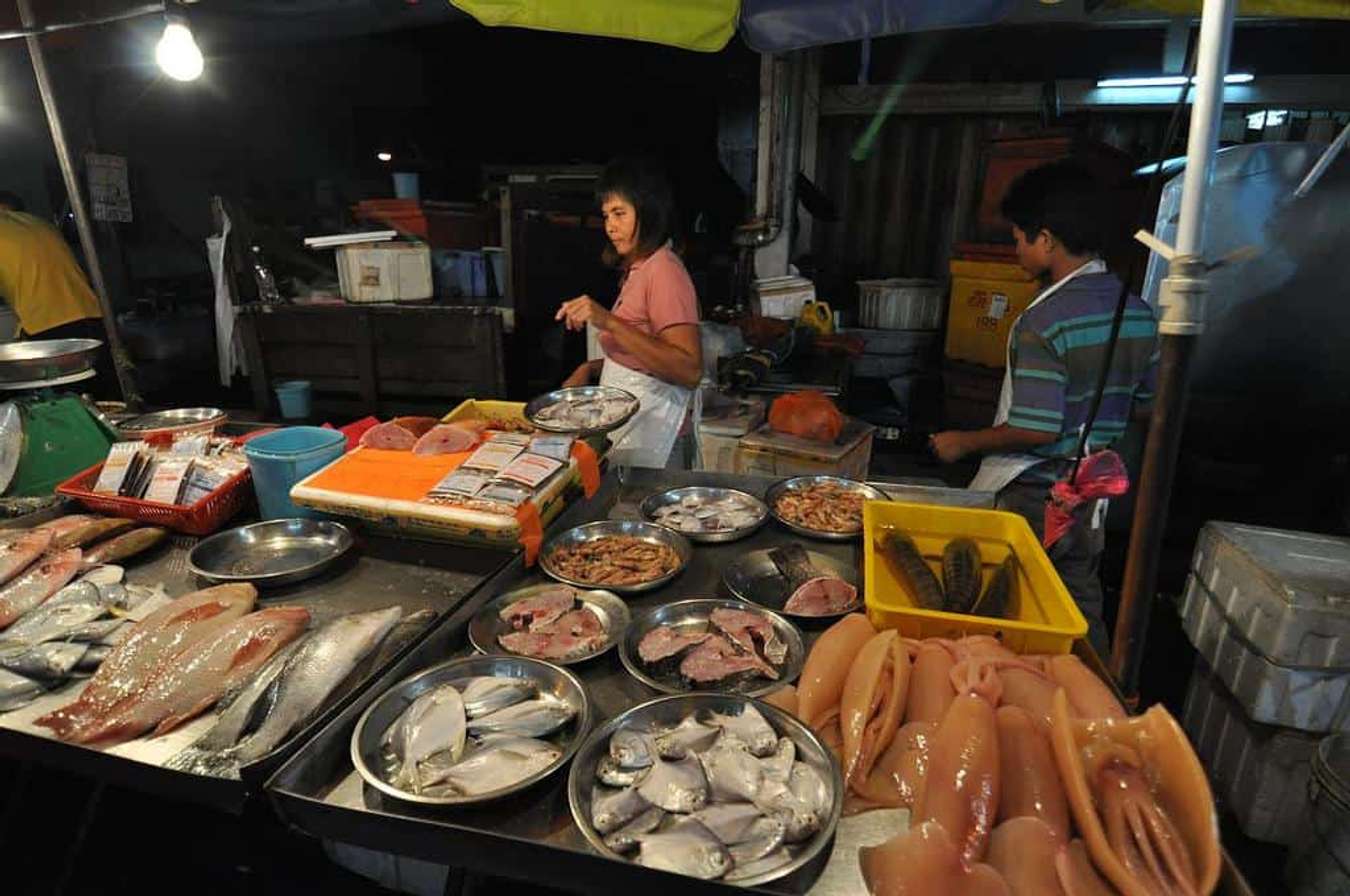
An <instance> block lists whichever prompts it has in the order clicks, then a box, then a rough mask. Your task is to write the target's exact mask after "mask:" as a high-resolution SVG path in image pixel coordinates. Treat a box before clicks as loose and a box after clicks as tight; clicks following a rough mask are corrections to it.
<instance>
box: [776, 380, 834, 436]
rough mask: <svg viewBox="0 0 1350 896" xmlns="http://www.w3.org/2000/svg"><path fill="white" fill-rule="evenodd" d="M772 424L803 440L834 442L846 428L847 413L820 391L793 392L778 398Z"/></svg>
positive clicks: (778, 429) (777, 429)
mask: <svg viewBox="0 0 1350 896" xmlns="http://www.w3.org/2000/svg"><path fill="white" fill-rule="evenodd" d="M769 426H770V428H772V429H774V430H776V431H777V432H785V433H787V434H789V435H794V436H800V437H801V438H803V439H813V440H815V441H817V442H833V441H834V440H835V439H837V438H839V433H841V432H843V430H844V415H843V414H841V413H839V409H838V408H836V407H835V406H834V402H832V401H830V399H829V398H827V397H825V395H823V394H821V393H820V392H792V393H790V394H788V395H782V396H780V397H778V398H775V399H774V401H773V404H772V405H771V406H770V407H769Z"/></svg>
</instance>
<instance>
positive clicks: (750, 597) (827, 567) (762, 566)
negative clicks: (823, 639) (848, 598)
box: [722, 549, 863, 623]
mask: <svg viewBox="0 0 1350 896" xmlns="http://www.w3.org/2000/svg"><path fill="white" fill-rule="evenodd" d="M806 556H807V557H808V558H810V560H811V565H812V566H814V567H815V568H816V569H818V570H820V571H821V572H822V573H825V574H826V575H833V576H838V577H839V578H841V579H843V580H844V581H845V582H848V583H849V584H850V585H852V586H853V587H855V588H857V589H858V599H857V601H855V602H854V604H853V606H851V607H849V608H848V609H847V610H844V611H843V612H840V613H829V614H826V615H823V616H809V615H804V614H802V613H789V612H787V611H786V610H784V609H783V605H784V604H785V603H787V600H788V598H789V597H791V596H792V592H791V591H789V590H788V587H787V582H785V581H784V580H783V577H782V576H781V575H779V574H778V567H776V566H774V565H773V561H772V560H770V559H769V550H768V549H765V550H761V551H750V552H749V553H746V554H742V555H741V556H740V557H737V558H736V559H735V560H733V561H732V562H731V564H730V565H729V566H727V568H726V569H724V570H723V571H722V583H723V584H724V585H726V586H727V590H728V591H730V592H731V593H732V594H734V595H736V597H738V598H740V599H741V600H743V601H745V602H747V603H751V604H756V605H758V606H761V607H764V608H765V609H769V610H773V611H774V612H775V613H782V614H783V615H784V616H788V617H791V618H793V619H800V620H802V621H803V622H804V623H809V622H821V621H831V620H834V619H838V618H839V617H840V616H846V615H848V614H849V613H854V612H857V611H858V610H860V609H862V605H863V593H862V582H860V581H859V577H858V565H857V564H854V563H846V562H844V561H842V560H836V559H834V558H833V557H829V556H827V555H825V554H820V553H817V552H816V551H807V552H806Z"/></svg>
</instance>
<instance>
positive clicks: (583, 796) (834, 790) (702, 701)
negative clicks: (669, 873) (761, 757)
mask: <svg viewBox="0 0 1350 896" xmlns="http://www.w3.org/2000/svg"><path fill="white" fill-rule="evenodd" d="M747 705H753V706H754V707H755V709H757V710H758V711H759V713H760V714H761V715H762V716H764V720H765V721H767V722H768V723H769V724H770V725H771V726H773V729H774V730H775V731H777V732H778V735H779V737H787V738H791V739H792V742H793V743H794V744H795V745H796V748H797V759H798V760H800V761H802V762H805V763H806V764H807V765H809V766H811V767H812V768H814V769H815V770H816V771H818V772H819V773H820V775H821V777H822V778H824V779H825V781H826V782H827V783H828V784H829V785H830V791H831V802H830V809H829V811H828V813H827V814H826V817H825V818H824V819H822V820H821V825H820V830H819V831H817V832H816V833H815V835H814V836H813V837H812V838H811V839H810V840H807V841H805V842H803V843H800V844H795V845H793V846H791V847H789V848H790V849H791V850H792V851H793V858H792V861H791V862H788V863H787V864H785V865H782V866H780V867H778V868H774V869H772V870H771V871H766V872H764V873H763V874H759V875H756V876H754V877H747V878H746V879H744V880H740V881H736V884H737V885H739V886H743V887H758V886H761V885H763V884H767V883H769V882H770V881H774V880H778V879H780V878H784V877H787V876H788V875H790V874H792V873H794V872H796V871H797V870H799V869H801V868H803V867H805V866H806V865H807V864H809V863H810V862H811V861H812V860H813V859H815V858H816V857H817V856H819V855H820V853H821V852H822V851H823V850H826V849H828V848H830V846H831V844H832V843H833V842H834V832H835V827H836V826H837V825H838V824H839V816H840V815H841V814H842V812H843V808H844V785H843V776H842V775H841V773H840V771H839V763H838V761H836V760H835V758H834V755H833V754H832V753H831V752H830V751H829V750H828V749H826V747H825V745H824V744H823V743H821V741H820V738H818V737H817V736H816V735H815V733H814V732H812V731H811V729H809V728H807V727H806V726H805V725H803V724H802V723H801V722H799V721H797V720H796V719H794V718H793V717H792V716H790V715H789V714H787V713H785V712H783V711H782V710H781V709H779V708H778V707H776V706H770V705H769V704H767V703H763V702H761V701H759V700H747V699H746V698H744V697H737V696H733V695H729V694H704V693H698V694H681V695H679V696H675V697H657V698H656V699H655V700H649V701H648V702H646V703H642V704H639V705H638V706H634V707H633V708H632V709H630V710H628V711H627V712H624V713H621V714H620V715H618V716H615V717H614V718H613V719H610V720H609V721H608V722H606V723H605V724H604V725H602V726H600V727H599V728H597V729H596V730H595V731H593V732H592V733H591V736H590V737H588V738H586V742H585V743H584V744H583V745H582V746H581V749H579V750H578V751H577V755H576V759H574V760H573V762H572V768H571V769H570V770H569V771H568V773H567V802H568V805H569V806H570V807H571V809H572V820H573V821H574V822H575V823H576V826H577V829H578V830H580V831H581V834H582V836H583V837H585V838H586V842H587V843H589V844H590V845H591V848H592V849H594V850H595V851H596V852H598V853H600V854H601V855H603V856H605V857H607V858H611V859H616V860H618V861H628V858H627V857H625V856H622V855H620V854H618V853H616V852H614V851H613V850H611V849H609V848H608V847H607V846H605V840H604V838H603V837H602V836H600V834H599V833H598V832H597V831H596V830H595V828H594V827H593V826H592V825H591V812H590V806H591V788H592V787H593V786H594V785H595V780H596V778H595V768H596V765H597V764H598V763H599V761H600V759H601V758H602V757H604V756H607V755H608V754H609V739H610V737H611V736H612V735H613V734H614V732H615V731H618V730H619V729H620V728H652V727H661V728H666V727H670V726H673V725H678V724H679V723H680V721H681V720H683V719H684V718H686V717H687V716H689V715H691V714H704V713H708V712H718V713H722V714H724V715H726V714H734V713H739V712H742V711H743V709H744V707H745V706H747Z"/></svg>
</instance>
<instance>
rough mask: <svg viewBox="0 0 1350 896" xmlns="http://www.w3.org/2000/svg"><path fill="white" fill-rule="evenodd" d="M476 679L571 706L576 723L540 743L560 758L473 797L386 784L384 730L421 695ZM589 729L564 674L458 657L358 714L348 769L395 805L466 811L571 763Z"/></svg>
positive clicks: (531, 663)
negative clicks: (508, 682)
mask: <svg viewBox="0 0 1350 896" xmlns="http://www.w3.org/2000/svg"><path fill="white" fill-rule="evenodd" d="M478 675H499V676H503V677H512V678H528V679H530V680H532V681H533V682H534V683H535V685H536V686H537V687H538V689H539V692H540V693H548V694H551V695H553V696H554V697H557V698H558V699H560V700H564V701H566V702H567V703H569V704H571V706H572V708H573V709H575V710H576V717H575V718H573V719H572V721H570V722H568V723H567V724H566V725H564V726H563V727H562V728H561V729H559V730H558V731H555V732H554V733H553V734H551V735H549V736H548V737H547V738H544V739H545V740H548V741H549V742H551V743H553V744H554V745H555V746H557V747H558V748H559V749H561V750H562V754H561V755H560V756H558V758H557V759H556V760H554V762H553V763H552V764H551V765H549V766H548V767H547V768H544V769H541V770H540V771H538V772H535V773H534V774H533V775H530V776H529V777H528V778H524V779H522V780H520V781H517V782H516V783H515V784H512V785H510V786H509V787H503V788H501V789H499V790H494V791H492V792H490V793H484V794H479V795H476V796H467V797H455V796H428V795H426V794H416V793H408V792H407V791H406V790H400V789H399V788H397V787H395V786H394V785H392V784H390V783H389V782H388V781H386V780H385V779H384V778H383V777H382V776H381V775H380V774H379V773H378V771H377V769H378V768H379V767H380V765H381V758H380V747H381V741H382V740H383V739H384V735H385V732H387V731H388V730H389V726H390V725H392V724H394V722H395V721H397V720H398V717H399V716H400V715H402V714H403V711H404V710H405V709H407V708H408V705H409V704H411V703H412V702H413V701H414V700H416V699H417V698H418V696H420V695H421V694H422V693H423V692H425V691H428V690H430V689H431V688H434V687H439V686H440V685H442V684H453V683H455V682H457V681H461V680H463V679H466V678H473V677H474V676H478ZM590 727H591V703H590V700H589V699H588V698H587V697H586V689H585V688H584V687H582V685H581V682H580V681H579V680H578V679H577V677H576V676H575V675H573V674H572V673H571V672H568V671H567V670H566V669H562V668H560V667H558V666H555V665H553V664H552V663H545V662H543V661H542V660H534V659H530V658H528V657H523V656H470V657H461V658H460V659H454V660H450V661H448V662H445V663H441V664H440V665H438V666H432V667H431V668H430V669H425V670H423V671H421V672H418V673H417V674H416V675H413V676H411V677H409V678H406V679H404V680H403V681H401V682H399V683H398V684H396V685H394V686H393V687H392V688H390V689H389V690H387V691H385V692H384V693H383V694H382V695H380V696H379V697H378V698H377V699H376V700H375V702H374V703H372V704H371V705H370V708H368V709H367V710H366V711H365V712H364V713H362V714H361V718H360V719H359V720H358V721H357V723H356V729H355V730H354V731H352V746H351V754H352V765H353V766H354V767H355V768H356V773H357V774H359V775H360V776H361V778H362V779H363V780H364V781H365V782H366V783H367V784H369V785H370V786H371V787H374V788H375V789H376V790H378V791H380V792H381V793H383V794H385V795H387V796H391V797H393V798H394V799H397V800H402V801H403V802H406V803H416V804H418V805H422V806H442V807H453V806H470V805H475V804H478V803H486V802H491V801H492V800H498V799H501V798H502V797H505V796H510V795H511V794H513V793H518V792H520V791H522V790H524V789H525V788H527V787H530V786H532V785H534V784H537V783H538V782H540V781H542V780H544V779H545V778H547V777H548V776H549V775H551V774H553V773H554V772H556V771H557V770H558V769H560V768H562V767H563V766H564V765H566V764H567V763H568V761H569V760H571V758H572V756H573V755H574V754H575V753H576V751H577V748H578V747H579V746H580V745H581V742H582V739H583V738H585V736H586V732H587V731H589V730H590Z"/></svg>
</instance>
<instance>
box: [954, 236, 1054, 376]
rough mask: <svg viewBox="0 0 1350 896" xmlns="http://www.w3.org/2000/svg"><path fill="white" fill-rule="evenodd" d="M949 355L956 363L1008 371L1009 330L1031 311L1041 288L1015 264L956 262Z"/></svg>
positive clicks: (955, 260)
mask: <svg viewBox="0 0 1350 896" xmlns="http://www.w3.org/2000/svg"><path fill="white" fill-rule="evenodd" d="M951 274H952V290H951V298H950V299H949V301H948V305H947V341H946V345H945V348H944V354H945V355H946V357H947V358H949V359H951V360H953V361H967V362H969V363H972V364H983V365H984V366H985V367H997V368H1000V369H1002V368H1003V367H1005V366H1007V360H1008V355H1007V352H1008V331H1010V330H1011V329H1012V325H1013V322H1014V321H1016V320H1017V318H1019V317H1021V315H1022V312H1023V311H1026V310H1027V306H1028V305H1030V304H1031V300H1032V299H1034V298H1036V294H1037V293H1039V292H1040V290H1041V286H1040V284H1039V283H1038V282H1037V281H1036V279H1035V278H1034V277H1032V276H1031V275H1030V274H1028V273H1027V272H1026V271H1024V270H1022V268H1021V267H1019V266H1018V265H1015V264H1003V263H1001V262H995V261H965V260H962V259H953V260H952V262H951Z"/></svg>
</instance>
